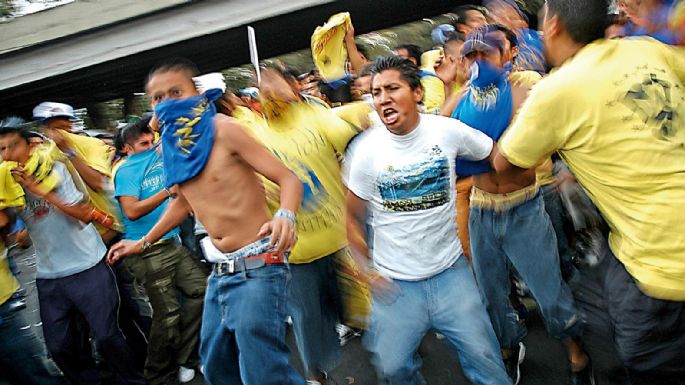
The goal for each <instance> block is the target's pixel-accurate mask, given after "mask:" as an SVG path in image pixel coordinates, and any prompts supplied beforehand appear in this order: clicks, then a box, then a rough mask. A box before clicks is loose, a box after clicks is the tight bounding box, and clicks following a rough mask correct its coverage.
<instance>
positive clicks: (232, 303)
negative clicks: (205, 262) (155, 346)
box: [200, 265, 304, 385]
mask: <svg viewBox="0 0 685 385" xmlns="http://www.w3.org/2000/svg"><path fill="white" fill-rule="evenodd" d="M288 274H289V273H288V267H287V266H285V265H269V266H264V267H261V268H258V269H254V270H248V271H246V272H236V273H234V274H227V275H217V274H216V273H212V275H210V277H209V281H208V286H207V291H206V294H205V306H204V312H203V315H202V329H201V331H200V360H201V361H202V365H203V366H204V373H205V378H206V379H207V381H208V382H209V383H210V384H213V385H220V384H243V385H271V384H272V385H290V384H299V385H302V384H304V379H303V378H302V377H301V376H300V375H299V374H298V373H297V372H296V371H295V369H293V368H292V367H291V366H290V365H289V363H288V356H289V354H290V353H289V351H288V346H287V345H286V343H285V331H286V323H285V318H286V312H285V310H286V284H287V281H288Z"/></svg>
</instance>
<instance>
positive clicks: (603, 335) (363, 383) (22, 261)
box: [0, 249, 623, 385]
mask: <svg viewBox="0 0 685 385" xmlns="http://www.w3.org/2000/svg"><path fill="white" fill-rule="evenodd" d="M12 255H13V257H14V258H15V260H16V262H17V264H18V265H19V268H20V269H21V273H20V274H19V276H18V277H19V279H20V281H21V282H22V285H23V287H24V288H25V289H26V290H27V293H28V296H27V307H26V309H24V310H22V311H23V312H25V315H26V317H27V319H28V320H29V321H30V327H31V328H33V329H34V330H35V331H36V333H38V334H39V335H41V336H42V331H41V322H40V315H39V312H38V303H37V298H36V287H35V259H34V257H33V251H32V249H28V250H22V251H17V250H13V251H12ZM590 294H591V293H590ZM590 294H588V293H583V292H579V293H577V295H578V296H579V297H580V298H581V299H582V298H587V297H588V296H589V295H590ZM528 304H529V305H531V304H532V302H531V303H528ZM531 307H534V305H532V306H531ZM608 336H610V333H608V332H607V331H606V330H602V329H601V328H599V329H597V328H595V329H594V330H590V331H588V332H587V333H586V345H587V349H588V350H589V351H590V353H591V356H592V358H593V362H594V366H595V374H596V377H597V380H598V384H602V385H609V384H612V385H613V384H622V383H623V382H622V381H623V380H622V377H621V371H620V369H619V368H618V366H617V363H616V359H615V354H614V352H613V351H612V347H611V343H610V341H609V340H608V339H607V337H608ZM524 343H525V345H526V347H527V354H526V360H525V361H524V363H523V365H522V375H523V378H522V381H521V384H525V385H565V384H567V383H568V372H567V370H568V369H567V366H566V355H565V352H564V349H563V346H562V344H561V343H560V342H559V341H557V340H555V339H553V338H550V337H548V336H547V335H546V333H545V330H544V326H543V324H542V322H541V320H540V318H539V316H537V313H536V312H535V311H531V317H530V319H529V331H528V336H527V337H526V339H525V340H524ZM288 344H289V346H290V347H291V351H292V353H293V354H292V355H291V360H292V362H293V365H294V366H295V367H296V368H297V369H298V370H301V368H302V366H301V364H300V361H299V358H298V356H297V351H296V348H295V341H294V339H293V336H292V333H289V334H288ZM419 354H420V355H421V357H422V360H423V374H424V377H425V379H426V380H427V382H428V384H430V385H444V384H451V385H454V384H459V385H460V384H469V381H468V380H466V378H465V377H464V375H463V373H462V371H461V368H460V365H459V362H458V359H457V356H456V351H455V350H454V349H453V348H452V347H451V346H450V345H449V343H446V340H438V339H437V338H436V336H435V333H432V332H431V333H429V334H428V335H427V336H426V338H425V339H424V340H423V342H422V344H421V346H420V349H419ZM330 377H331V378H332V380H333V381H332V382H333V383H334V384H338V385H348V384H354V385H372V384H376V383H377V382H376V376H375V373H374V370H373V367H372V366H371V364H370V362H369V356H368V354H367V353H366V351H365V350H364V349H363V346H362V341H361V338H355V339H353V340H351V341H350V342H349V343H348V344H347V345H345V346H344V348H343V358H342V363H341V365H340V366H339V367H338V368H337V369H336V370H334V371H333V372H332V373H330ZM204 383H205V382H204V381H203V380H202V378H201V377H200V376H199V375H198V377H197V378H196V379H195V380H193V381H192V382H191V383H190V384H194V385H199V384H204ZM0 384H2V385H4V384H3V383H2V381H1V380H0Z"/></svg>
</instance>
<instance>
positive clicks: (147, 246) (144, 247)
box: [140, 235, 152, 251]
mask: <svg viewBox="0 0 685 385" xmlns="http://www.w3.org/2000/svg"><path fill="white" fill-rule="evenodd" d="M140 240H141V241H143V247H142V249H143V251H145V250H147V249H149V248H150V247H152V243H150V241H148V240H147V238H145V236H144V235H143V236H142V237H140Z"/></svg>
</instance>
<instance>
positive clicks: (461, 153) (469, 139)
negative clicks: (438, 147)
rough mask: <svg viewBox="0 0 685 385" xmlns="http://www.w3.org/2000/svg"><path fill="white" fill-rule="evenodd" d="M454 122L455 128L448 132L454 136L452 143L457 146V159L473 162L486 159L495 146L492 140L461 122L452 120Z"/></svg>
mask: <svg viewBox="0 0 685 385" xmlns="http://www.w3.org/2000/svg"><path fill="white" fill-rule="evenodd" d="M452 121H453V122H454V123H453V128H452V129H450V130H448V132H449V133H450V134H449V135H451V136H452V137H451V138H450V139H451V141H452V142H453V143H454V144H455V145H456V146H457V157H462V158H465V159H468V160H473V161H479V160H483V159H486V158H487V157H488V156H489V155H490V152H491V151H492V146H493V145H494V143H493V141H492V139H490V137H488V136H487V135H485V134H484V133H482V132H480V131H478V130H476V129H474V128H471V127H470V126H467V125H466V124H464V123H462V122H460V121H459V120H456V119H452Z"/></svg>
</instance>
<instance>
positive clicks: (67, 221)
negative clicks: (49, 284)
mask: <svg viewBox="0 0 685 385" xmlns="http://www.w3.org/2000/svg"><path fill="white" fill-rule="evenodd" d="M54 172H56V173H58V174H59V176H60V178H61V179H62V182H61V183H60V185H59V186H58V187H57V188H56V189H55V190H54V192H55V193H56V194H57V196H58V197H59V199H60V200H62V201H63V202H64V203H66V204H67V205H73V204H76V203H78V202H80V201H81V200H82V199H83V193H82V192H81V191H79V190H78V189H77V188H76V186H75V185H74V181H73V179H72V178H71V175H70V174H69V171H68V170H67V168H66V166H65V165H64V164H63V163H60V162H56V163H55V166H54ZM20 215H21V218H22V219H23V220H24V222H25V223H26V228H27V229H28V231H29V234H30V235H31V239H32V240H33V245H34V248H35V250H36V260H37V270H38V271H37V273H36V278H41V279H54V278H63V277H66V276H69V275H72V274H76V273H80V272H82V271H84V270H87V269H90V268H91V267H93V266H95V265H96V264H97V263H98V262H100V260H102V258H103V257H104V256H105V253H106V252H107V248H106V247H105V244H104V243H103V242H102V238H100V234H98V232H97V230H96V229H95V226H93V225H92V224H85V223H83V222H81V221H79V220H78V219H75V218H72V217H70V216H68V215H67V214H65V213H63V212H62V211H60V210H59V209H57V208H56V207H54V206H52V205H51V204H50V203H48V202H47V201H45V200H43V199H40V198H38V197H36V196H35V195H33V194H31V193H26V208H24V210H23V211H22V212H21V214H20Z"/></svg>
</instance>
